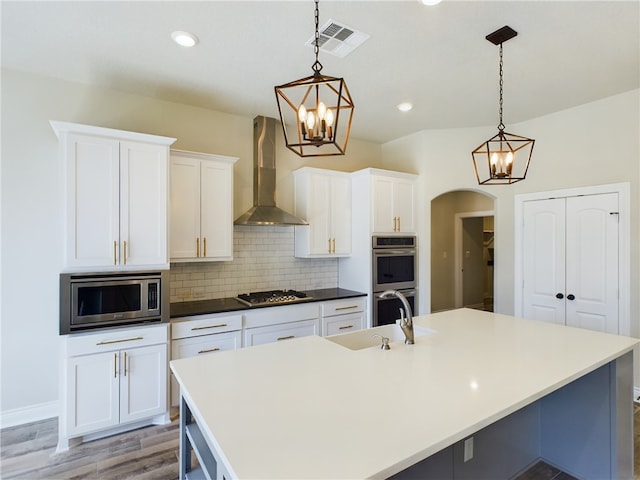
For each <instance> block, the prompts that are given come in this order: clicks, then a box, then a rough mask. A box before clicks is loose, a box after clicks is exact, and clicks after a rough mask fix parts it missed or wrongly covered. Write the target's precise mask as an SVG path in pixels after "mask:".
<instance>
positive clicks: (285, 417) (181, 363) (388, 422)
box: [171, 309, 638, 479]
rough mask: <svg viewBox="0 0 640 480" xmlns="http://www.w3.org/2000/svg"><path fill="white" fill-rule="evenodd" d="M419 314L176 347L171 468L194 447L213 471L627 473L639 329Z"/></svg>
mask: <svg viewBox="0 0 640 480" xmlns="http://www.w3.org/2000/svg"><path fill="white" fill-rule="evenodd" d="M414 323H415V326H416V329H417V330H418V329H421V330H422V333H424V334H419V333H417V334H416V335H417V336H416V342H415V344H414V345H404V344H403V343H392V344H391V349H390V350H381V349H379V348H377V347H372V348H364V349H360V350H352V349H350V348H347V347H345V346H343V345H340V344H339V343H336V342H334V341H331V340H329V339H327V338H320V337H305V338H299V339H294V340H291V341H288V342H282V343H278V344H267V345H261V346H257V347H252V348H247V349H242V350H237V351H233V352H223V353H220V354H218V355H215V356H206V357H195V358H189V359H183V360H177V361H173V362H172V363H171V368H172V370H173V372H174V374H175V376H176V378H177V380H178V382H179V384H180V387H181V395H182V401H181V472H182V475H184V472H185V471H187V470H189V469H190V468H191V465H190V458H191V455H190V452H189V450H190V449H191V448H194V449H195V450H196V455H197V457H198V460H199V461H200V464H201V465H200V466H201V467H204V468H205V469H207V470H208V471H209V474H210V475H211V478H247V479H255V478H261V479H267V478H273V479H294V478H296V479H300V478H323V479H330V478H337V479H357V478H387V477H391V476H393V475H396V474H397V475H398V478H403V477H412V476H413V478H425V477H429V476H430V475H432V476H433V478H456V479H457V478H510V477H512V476H513V475H516V474H517V473H519V472H521V471H522V470H524V469H526V468H527V467H528V466H530V465H531V464H532V463H534V462H535V461H536V460H537V459H539V458H542V459H545V460H546V461H548V462H549V463H552V464H554V465H556V466H557V467H559V468H561V469H563V470H564V471H566V472H567V473H570V474H572V475H575V476H578V477H583V478H598V479H601V478H633V450H632V427H633V425H632V377H633V375H632V370H633V358H632V355H633V353H632V351H633V349H634V347H635V345H636V344H637V343H638V341H637V340H636V339H631V338H626V337H619V336H614V335H608V334H601V333H597V332H593V331H588V330H581V329H575V328H570V327H562V326H558V325H552V324H547V323H541V322H535V321H528V320H522V319H516V318H513V317H510V316H506V315H499V314H493V313H488V312H480V311H475V310H468V309H461V310H453V311H448V312H441V313H437V314H432V315H426V316H420V317H416V318H415V319H414ZM398 329H399V327H398Z"/></svg>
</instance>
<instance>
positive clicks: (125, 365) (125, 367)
mask: <svg viewBox="0 0 640 480" xmlns="http://www.w3.org/2000/svg"><path fill="white" fill-rule="evenodd" d="M124 376H125V377H126V376H127V352H124Z"/></svg>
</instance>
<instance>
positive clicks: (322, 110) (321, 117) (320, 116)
mask: <svg viewBox="0 0 640 480" xmlns="http://www.w3.org/2000/svg"><path fill="white" fill-rule="evenodd" d="M326 113H327V107H326V106H325V105H324V103H322V102H320V104H319V105H318V119H319V120H324V115H325V114H326Z"/></svg>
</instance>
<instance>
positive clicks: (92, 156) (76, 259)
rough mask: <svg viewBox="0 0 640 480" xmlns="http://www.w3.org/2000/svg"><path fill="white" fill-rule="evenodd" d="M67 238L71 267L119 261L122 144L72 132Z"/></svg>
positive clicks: (68, 161)
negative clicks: (120, 153) (120, 154)
mask: <svg viewBox="0 0 640 480" xmlns="http://www.w3.org/2000/svg"><path fill="white" fill-rule="evenodd" d="M65 148H66V151H65V156H66V158H65V164H66V194H67V201H66V203H67V205H66V208H67V212H66V218H67V227H66V231H67V238H66V242H65V243H66V249H67V250H66V264H67V266H70V267H90V266H91V267H93V266H98V267H100V266H107V267H108V266H113V265H116V264H117V263H118V262H119V258H118V253H117V247H118V242H119V208H120V207H119V202H120V200H119V176H120V170H119V168H120V167H119V143H118V141H116V140H112V139H106V138H102V137H92V136H89V135H79V134H69V136H68V140H67V142H66V146H65Z"/></svg>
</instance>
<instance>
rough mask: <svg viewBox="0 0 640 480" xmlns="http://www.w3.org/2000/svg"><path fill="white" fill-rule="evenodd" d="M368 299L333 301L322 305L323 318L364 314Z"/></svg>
mask: <svg viewBox="0 0 640 480" xmlns="http://www.w3.org/2000/svg"><path fill="white" fill-rule="evenodd" d="M366 298H367V297H357V298H346V299H344V300H333V301H331V302H324V303H323V304H322V316H323V317H330V316H333V315H343V314H346V313H354V312H363V311H364V304H365V300H366Z"/></svg>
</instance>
